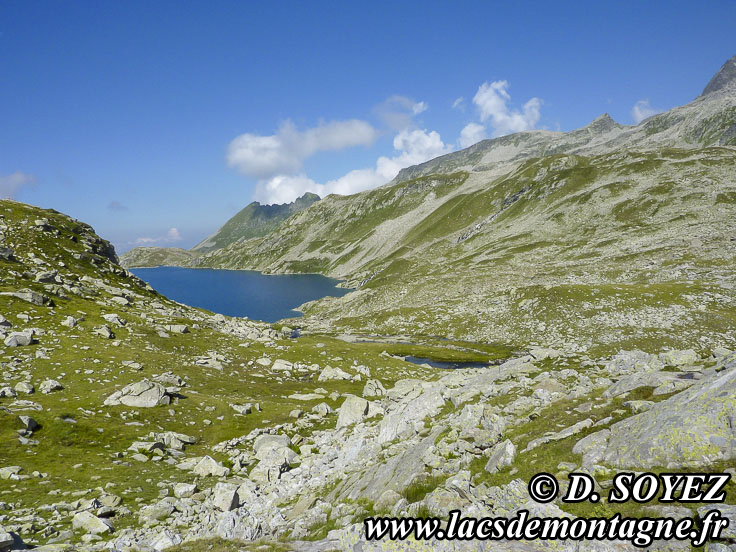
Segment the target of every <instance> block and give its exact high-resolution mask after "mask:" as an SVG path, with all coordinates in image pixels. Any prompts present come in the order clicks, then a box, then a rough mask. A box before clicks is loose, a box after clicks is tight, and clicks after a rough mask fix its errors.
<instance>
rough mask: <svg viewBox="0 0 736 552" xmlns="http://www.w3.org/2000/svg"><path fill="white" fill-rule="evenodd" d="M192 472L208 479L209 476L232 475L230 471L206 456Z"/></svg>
mask: <svg viewBox="0 0 736 552" xmlns="http://www.w3.org/2000/svg"><path fill="white" fill-rule="evenodd" d="M192 472H193V473H194V474H195V475H199V476H202V477H207V476H208V475H214V476H215V477H226V476H228V475H229V474H230V469H229V468H226V467H225V466H223V465H222V464H220V463H219V462H217V461H216V460H215V459H214V458H212V457H210V456H205V457H204V458H202V460H200V461H199V463H198V464H197V465H196V466H194V469H193V470H192Z"/></svg>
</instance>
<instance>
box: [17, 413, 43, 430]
mask: <svg viewBox="0 0 736 552" xmlns="http://www.w3.org/2000/svg"><path fill="white" fill-rule="evenodd" d="M18 419H19V420H20V423H21V424H23V427H24V428H26V429H27V430H28V431H36V430H37V429H38V428H39V425H38V422H37V421H36V420H34V419H33V418H31V417H30V416H18Z"/></svg>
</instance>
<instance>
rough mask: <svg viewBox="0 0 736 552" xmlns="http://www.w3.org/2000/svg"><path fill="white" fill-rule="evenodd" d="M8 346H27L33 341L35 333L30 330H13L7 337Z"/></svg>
mask: <svg viewBox="0 0 736 552" xmlns="http://www.w3.org/2000/svg"><path fill="white" fill-rule="evenodd" d="M4 343H5V346H6V347H26V346H28V345H30V344H31V343H33V335H32V334H31V333H28V332H13V333H11V334H10V335H8V337H6V338H5V341H4Z"/></svg>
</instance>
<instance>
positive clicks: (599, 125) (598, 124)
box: [587, 113, 619, 133]
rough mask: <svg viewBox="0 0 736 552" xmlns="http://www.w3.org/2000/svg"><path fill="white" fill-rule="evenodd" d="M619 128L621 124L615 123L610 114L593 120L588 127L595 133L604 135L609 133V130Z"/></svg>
mask: <svg viewBox="0 0 736 552" xmlns="http://www.w3.org/2000/svg"><path fill="white" fill-rule="evenodd" d="M618 126H619V124H618V123H617V122H616V121H614V120H613V118H612V117H611V116H610V115H609V114H608V113H604V114H603V115H600V116H598V117H596V118H595V119H593V121H592V122H591V123H590V124H589V125H588V126H587V128H588V129H589V130H592V131H594V132H600V133H603V132H608V131H609V130H611V129H614V128H616V127H618Z"/></svg>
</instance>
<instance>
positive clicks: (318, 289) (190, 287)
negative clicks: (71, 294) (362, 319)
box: [131, 266, 351, 322]
mask: <svg viewBox="0 0 736 552" xmlns="http://www.w3.org/2000/svg"><path fill="white" fill-rule="evenodd" d="M131 272H133V274H135V275H136V276H138V277H139V278H141V279H142V280H145V281H146V282H148V283H149V284H151V285H152V286H153V288H154V289H155V290H156V291H158V292H159V293H162V294H163V295H165V296H166V297H168V298H169V299H173V300H174V301H178V302H180V303H185V304H187V305H192V306H194V307H200V308H203V309H207V310H210V311H212V312H217V313H220V314H225V315H227V316H247V317H248V318H252V319H254V320H263V321H264V322H275V321H277V320H280V319H282V318H292V317H294V316H300V313H299V312H297V311H294V310H292V309H294V308H295V307H298V306H299V305H301V304H302V303H306V302H307V301H313V300H315V299H321V298H322V297H326V296H328V295H329V296H332V297H342V296H343V295H345V294H347V293H349V292H350V291H351V290H349V289H344V288H339V287H335V286H336V285H337V284H338V282H339V280H335V279H333V278H327V277H325V276H320V275H319V274H274V275H271V274H261V273H260V272H256V271H253V270H217V269H209V268H179V267H173V266H161V267H157V268H135V269H133V270H131Z"/></svg>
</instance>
